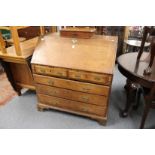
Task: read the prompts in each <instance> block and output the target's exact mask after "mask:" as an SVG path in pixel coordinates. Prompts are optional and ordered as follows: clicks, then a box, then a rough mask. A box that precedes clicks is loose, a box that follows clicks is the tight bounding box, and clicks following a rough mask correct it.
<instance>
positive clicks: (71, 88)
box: [31, 33, 117, 124]
mask: <svg viewBox="0 0 155 155" xmlns="http://www.w3.org/2000/svg"><path fill="white" fill-rule="evenodd" d="M116 50H117V37H105V36H97V35H95V36H93V37H92V38H91V39H77V41H76V44H74V43H73V42H72V38H65V37H60V36H59V34H57V33H55V34H48V35H46V36H44V38H43V39H42V40H40V41H39V43H38V46H37V47H36V49H35V52H34V54H33V58H32V61H31V63H32V70H33V77H34V81H35V86H36V91H37V97H38V104H37V106H38V109H39V110H42V109H48V108H51V109H56V110H60V111H66V112H70V113H74V114H78V115H82V116H87V117H90V118H93V119H95V120H98V121H99V122H100V123H102V124H105V122H106V120H107V113H108V102H109V95H110V89H111V84H112V78H113V69H114V65H115V56H116Z"/></svg>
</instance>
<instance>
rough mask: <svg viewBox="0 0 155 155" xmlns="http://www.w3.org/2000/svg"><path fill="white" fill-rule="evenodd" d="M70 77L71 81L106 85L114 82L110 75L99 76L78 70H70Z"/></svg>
mask: <svg viewBox="0 0 155 155" xmlns="http://www.w3.org/2000/svg"><path fill="white" fill-rule="evenodd" d="M68 76H69V78H70V79H75V80H79V81H80V80H81V81H86V82H92V83H97V84H104V85H110V84H111V80H112V76H111V75H108V74H98V73H90V72H84V71H76V70H69V71H68Z"/></svg>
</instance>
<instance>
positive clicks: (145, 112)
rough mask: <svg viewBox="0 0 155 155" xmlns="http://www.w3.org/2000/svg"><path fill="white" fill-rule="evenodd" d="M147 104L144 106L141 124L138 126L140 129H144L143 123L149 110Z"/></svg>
mask: <svg viewBox="0 0 155 155" xmlns="http://www.w3.org/2000/svg"><path fill="white" fill-rule="evenodd" d="M149 104H150V103H149V101H148V102H147V103H146V105H145V109H144V113H143V116H142V120H141V124H140V129H143V128H144V124H145V121H146V118H147V115H148V113H149V109H150V105H149Z"/></svg>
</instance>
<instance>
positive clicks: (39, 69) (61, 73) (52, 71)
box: [33, 65, 67, 77]
mask: <svg viewBox="0 0 155 155" xmlns="http://www.w3.org/2000/svg"><path fill="white" fill-rule="evenodd" d="M33 72H34V73H37V74H42V75H51V76H57V77H67V69H64V68H55V67H48V66H41V65H34V66H33Z"/></svg>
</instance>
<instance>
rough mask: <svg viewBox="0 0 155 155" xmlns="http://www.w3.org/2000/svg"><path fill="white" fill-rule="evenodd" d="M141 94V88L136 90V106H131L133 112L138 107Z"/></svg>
mask: <svg viewBox="0 0 155 155" xmlns="http://www.w3.org/2000/svg"><path fill="white" fill-rule="evenodd" d="M141 94H142V89H141V88H138V90H137V96H136V105H134V106H133V109H134V110H137V109H138V107H139V104H140V97H141Z"/></svg>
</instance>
